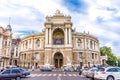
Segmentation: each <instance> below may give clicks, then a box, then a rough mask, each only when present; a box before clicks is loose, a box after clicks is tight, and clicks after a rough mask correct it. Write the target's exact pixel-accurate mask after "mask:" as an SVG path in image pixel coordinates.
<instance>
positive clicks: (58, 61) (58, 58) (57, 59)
mask: <svg viewBox="0 0 120 80" xmlns="http://www.w3.org/2000/svg"><path fill="white" fill-rule="evenodd" d="M54 65H55V67H56V68H61V67H62V66H63V55H62V53H60V52H57V53H55V55H54Z"/></svg>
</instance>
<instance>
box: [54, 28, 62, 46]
mask: <svg viewBox="0 0 120 80" xmlns="http://www.w3.org/2000/svg"><path fill="white" fill-rule="evenodd" d="M53 44H55V45H62V44H64V32H63V30H62V29H60V28H58V29H56V30H55V31H54V32H53Z"/></svg>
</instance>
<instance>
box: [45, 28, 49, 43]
mask: <svg viewBox="0 0 120 80" xmlns="http://www.w3.org/2000/svg"><path fill="white" fill-rule="evenodd" d="M45 44H48V28H46V30H45Z"/></svg>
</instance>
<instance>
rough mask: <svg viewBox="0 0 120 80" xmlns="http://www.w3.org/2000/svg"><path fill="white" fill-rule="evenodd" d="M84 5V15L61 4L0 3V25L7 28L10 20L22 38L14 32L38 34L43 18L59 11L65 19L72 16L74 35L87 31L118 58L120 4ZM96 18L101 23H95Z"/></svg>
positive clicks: (92, 0)
mask: <svg viewBox="0 0 120 80" xmlns="http://www.w3.org/2000/svg"><path fill="white" fill-rule="evenodd" d="M84 1H85V2H86V3H87V4H88V9H86V12H87V14H83V13H81V12H75V11H71V10H69V9H68V8H67V7H66V5H63V4H62V0H0V11H1V12H0V18H3V19H2V20H1V19H0V25H1V26H6V25H7V24H8V19H7V18H8V17H11V18H12V19H11V25H12V28H13V31H14V34H15V35H18V34H19V35H22V34H23V32H17V31H23V30H24V31H27V30H29V31H31V30H34V31H41V29H43V28H44V21H45V16H46V15H52V14H54V12H55V11H56V10H57V9H59V10H61V12H63V13H65V14H66V15H71V16H72V22H73V27H76V29H77V31H81V32H83V31H84V30H85V31H86V32H88V31H89V32H90V33H91V34H92V35H95V36H96V37H98V39H99V38H102V39H104V40H107V41H108V42H107V41H104V40H102V42H100V43H101V44H105V45H107V46H111V47H112V49H113V51H114V52H115V54H116V55H119V54H118V53H120V51H119V48H120V47H116V46H115V45H114V43H115V42H118V44H120V41H119V39H120V36H119V35H120V32H119V30H120V27H119V22H120V21H119V19H118V20H117V19H116V18H118V17H120V7H119V5H120V2H119V1H118V0H114V1H112V0H111V1H110V0H102V1H101V0H97V1H96V0H84ZM78 8H79V7H78ZM33 10H35V12H34V11H33ZM36 11H37V13H36ZM98 17H100V19H101V21H99V20H97V18H98ZM16 18H18V19H16ZM6 19H7V20H6ZM38 19H39V20H38ZM18 23H19V24H18ZM23 24H24V25H23ZM29 24H30V25H29ZM35 24H36V25H35ZM105 42H106V43H105ZM114 52H113V53H114Z"/></svg>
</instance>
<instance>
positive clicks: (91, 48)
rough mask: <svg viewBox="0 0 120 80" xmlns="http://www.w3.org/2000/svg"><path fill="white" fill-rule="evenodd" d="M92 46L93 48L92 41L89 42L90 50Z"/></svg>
mask: <svg viewBox="0 0 120 80" xmlns="http://www.w3.org/2000/svg"><path fill="white" fill-rule="evenodd" d="M92 46H93V44H92V40H91V41H90V48H91V49H92Z"/></svg>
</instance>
